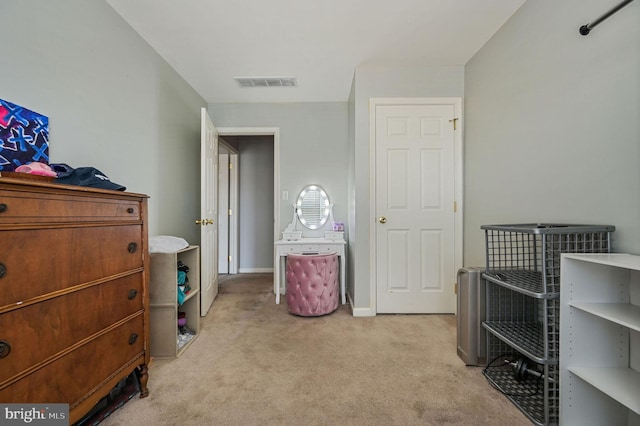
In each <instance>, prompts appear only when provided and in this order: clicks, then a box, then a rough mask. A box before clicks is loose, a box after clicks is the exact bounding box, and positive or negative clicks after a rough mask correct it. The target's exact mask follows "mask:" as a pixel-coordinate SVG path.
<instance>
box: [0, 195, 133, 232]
mask: <svg viewBox="0 0 640 426" xmlns="http://www.w3.org/2000/svg"><path fill="white" fill-rule="evenodd" d="M107 220H108V221H120V222H121V221H132V220H133V221H138V220H141V211H140V202H139V201H138V200H123V199H115V198H114V199H111V198H108V197H99V198H98V197H91V196H83V197H73V198H70V197H69V196H66V195H59V194H52V193H38V192H27V191H16V190H9V189H0V224H6V223H13V224H16V223H60V222H97V221H107Z"/></svg>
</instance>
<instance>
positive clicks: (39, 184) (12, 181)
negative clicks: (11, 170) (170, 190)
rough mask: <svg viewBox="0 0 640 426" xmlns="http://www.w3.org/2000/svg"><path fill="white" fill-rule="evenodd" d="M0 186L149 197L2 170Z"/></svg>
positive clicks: (80, 193) (17, 188)
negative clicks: (10, 174) (20, 176)
mask: <svg viewBox="0 0 640 426" xmlns="http://www.w3.org/2000/svg"><path fill="white" fill-rule="evenodd" d="M0 188H1V189H6V190H14V191H34V192H38V191H42V192H47V193H56V192H59V193H61V194H72V193H75V194H78V195H82V194H95V195H98V194H100V195H111V196H114V195H117V196H119V197H133V198H140V197H144V198H148V197H149V196H148V195H145V194H137V193H134V192H125V191H113V190H110V189H101V188H92V187H89V186H80V185H63V184H59V183H55V182H49V181H39V180H29V179H16V178H13V177H11V178H9V177H3V176H2V172H0Z"/></svg>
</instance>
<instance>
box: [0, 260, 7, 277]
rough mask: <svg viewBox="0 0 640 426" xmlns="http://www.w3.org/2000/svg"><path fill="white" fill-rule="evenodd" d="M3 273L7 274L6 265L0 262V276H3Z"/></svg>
mask: <svg viewBox="0 0 640 426" xmlns="http://www.w3.org/2000/svg"><path fill="white" fill-rule="evenodd" d="M5 275H7V267H6V266H4V264H3V263H0V278H4V276H5Z"/></svg>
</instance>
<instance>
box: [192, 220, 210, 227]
mask: <svg viewBox="0 0 640 426" xmlns="http://www.w3.org/2000/svg"><path fill="white" fill-rule="evenodd" d="M196 224H197V225H202V226H205V225H213V219H198V220H196Z"/></svg>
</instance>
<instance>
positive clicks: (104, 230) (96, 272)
mask: <svg viewBox="0 0 640 426" xmlns="http://www.w3.org/2000/svg"><path fill="white" fill-rule="evenodd" d="M142 232H143V230H142V225H126V226H104V227H102V226H97V227H77V228H59V229H56V228H53V229H38V230H18V231H4V232H2V244H0V312H1V311H2V307H3V306H5V305H9V304H15V303H18V302H23V301H27V300H28V299H30V298H33V297H36V296H40V295H43V294H47V293H51V292H53V291H57V290H61V289H64V288H67V287H70V286H73V285H77V284H82V283H86V282H90V281H94V280H98V279H102V278H108V277H110V276H113V275H116V274H119V273H122V272H126V271H131V270H134V269H137V268H141V267H142V266H143V251H144V249H145V248H144V247H142Z"/></svg>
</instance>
